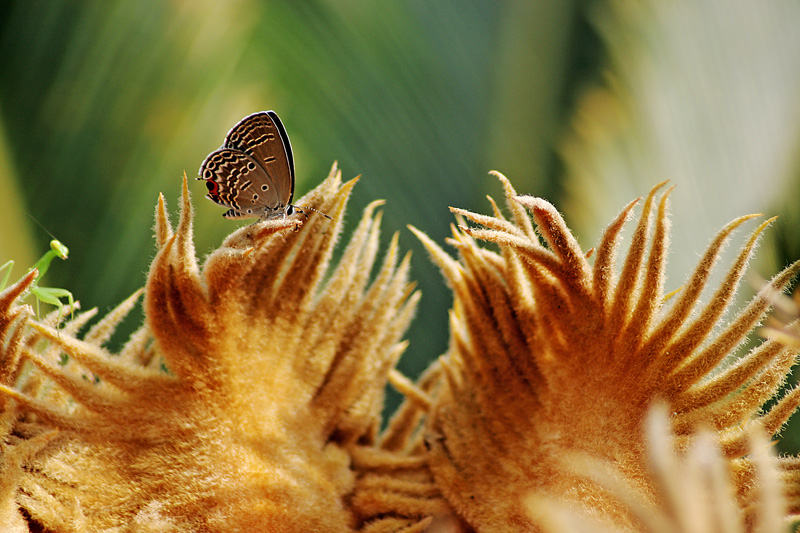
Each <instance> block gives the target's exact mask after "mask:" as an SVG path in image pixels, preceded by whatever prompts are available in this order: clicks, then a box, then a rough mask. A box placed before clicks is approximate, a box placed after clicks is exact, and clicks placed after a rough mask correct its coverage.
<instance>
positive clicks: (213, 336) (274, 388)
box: [0, 168, 422, 532]
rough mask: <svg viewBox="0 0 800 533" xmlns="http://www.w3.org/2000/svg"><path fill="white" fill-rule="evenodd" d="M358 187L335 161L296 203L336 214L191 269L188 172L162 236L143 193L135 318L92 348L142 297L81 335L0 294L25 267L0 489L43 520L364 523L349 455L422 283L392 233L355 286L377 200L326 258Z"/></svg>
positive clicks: (252, 232)
mask: <svg viewBox="0 0 800 533" xmlns="http://www.w3.org/2000/svg"><path fill="white" fill-rule="evenodd" d="M354 183H355V180H354V181H351V182H348V183H346V184H344V185H342V184H341V176H340V173H339V172H338V171H336V169H335V168H334V170H333V171H332V173H331V175H330V176H329V178H328V179H327V180H326V181H325V182H323V183H322V184H321V185H320V186H319V187H318V188H317V189H316V190H314V191H312V192H311V193H310V194H309V195H307V196H306V197H305V198H304V199H303V200H302V201H303V203H304V205H312V206H315V207H317V208H318V209H320V210H322V211H324V212H326V213H329V214H331V215H332V216H333V217H334V221H333V222H331V221H330V220H328V219H325V218H323V217H313V216H312V217H310V218H308V219H307V220H305V221H302V219H287V220H282V219H281V220H271V221H268V222H265V223H262V224H257V225H254V226H248V227H244V228H241V229H239V230H237V231H235V232H234V233H232V234H231V235H230V236H229V237H228V238H227V239H226V240H225V242H224V243H223V244H222V246H221V247H220V248H219V249H218V250H216V251H214V252H213V253H212V254H211V255H210V256H209V257H208V258H207V260H206V261H205V263H204V264H203V266H202V268H200V267H199V265H198V264H197V261H196V259H195V251H194V247H193V244H192V229H191V222H192V212H191V206H190V203H189V195H188V191H187V189H186V183H185V181H184V191H183V205H182V211H181V218H180V222H179V224H178V227H177V231H176V232H173V230H172V228H171V226H170V224H169V222H168V220H167V214H166V209H165V206H164V202H163V198H161V199H159V203H158V207H157V212H156V241H157V244H158V248H159V250H158V253H157V255H156V257H155V259H154V261H153V264H152V266H151V269H150V274H149V276H148V280H147V285H146V288H145V299H144V310H145V314H146V324H145V325H144V326H143V327H142V328H141V329H140V330H138V331H137V332H136V333H134V334H133V336H132V337H131V339H130V341H129V342H128V344H127V345H126V346H125V347H124V349H123V350H122V352H121V353H119V354H111V353H109V352H108V351H107V350H105V349H104V348H103V346H102V345H103V343H104V342H105V341H106V340H107V339H108V337H109V335H110V333H111V332H112V331H113V329H114V328H115V327H116V325H117V323H118V322H119V321H120V320H121V319H122V318H123V316H124V315H125V314H126V313H127V311H129V310H130V308H131V307H132V306H133V305H134V304H135V300H136V298H137V297H138V294H136V295H134V296H133V297H131V298H130V299H129V300H128V301H127V302H125V303H124V304H123V305H122V306H120V308H119V309H118V310H115V311H114V312H112V313H111V314H110V315H109V317H106V318H105V319H104V320H103V321H101V322H100V323H99V324H98V325H96V326H95V327H93V328H92V329H91V330H90V331H89V333H88V334H87V335H86V336H85V337H84V338H83V340H78V339H77V338H76V337H75V336H74V334H73V333H74V331H73V330H74V329H75V328H72V327H71V325H68V326H67V328H65V329H62V330H56V329H53V328H52V327H47V326H44V325H41V324H38V323H37V322H35V321H32V319H31V318H30V317H29V316H27V315H26V314H25V312H24V311H23V310H22V308H21V307H15V306H13V305H12V304H11V303H10V302H13V300H14V298H15V295H18V294H19V293H20V292H21V291H23V290H24V288H25V284H26V280H23V281H22V282H21V283H20V284H17V285H16V286H15V287H12V288H10V289H9V291H11V290H12V289H13V290H14V291H16V293H14V292H11V293H6V295H4V300H3V302H4V303H5V304H6V307H5V308H4V309H5V311H4V313H3V315H2V317H0V324H2V332H3V335H4V339H3V340H4V356H5V359H4V365H5V367H6V368H8V367H9V366H11V367H13V371H12V372H6V373H5V375H4V380H3V382H2V383H3V385H2V392H3V393H4V394H5V398H6V400H4V403H5V404H6V406H7V409H6V411H5V418H4V419H3V420H4V426H3V427H4V429H5V430H6V431H5V437H6V438H5V443H6V444H5V449H4V464H5V465H6V467H5V468H6V469H7V470H8V469H11V470H13V471H14V472H16V474H15V475H16V478H14V477H11V476H6V478H5V482H6V486H5V489H6V490H5V492H4V493H3V497H4V500H3V501H4V502H7V503H8V502H9V501H11V502H13V501H15V500H16V502H17V505H18V506H19V507H20V508H21V509H22V510H23V512H24V513H25V515H27V516H29V517H31V519H32V521H33V522H36V523H39V524H41V525H42V526H44V527H45V528H47V529H48V530H55V531H103V530H111V529H118V528H122V529H125V530H141V531H172V530H175V531H199V530H203V531H282V532H285V531H303V532H306V531H351V530H352V529H353V528H354V527H356V526H358V525H359V523H360V521H361V520H362V519H363V517H361V516H358V515H357V514H356V513H355V512H353V511H351V509H350V506H349V505H348V502H347V498H348V496H349V495H350V494H352V493H353V492H354V490H355V484H356V474H355V472H354V470H353V469H352V468H351V463H352V461H353V459H352V457H351V454H354V453H357V450H358V449H359V448H365V447H374V444H375V440H376V437H377V432H378V428H379V424H380V418H379V417H380V412H381V408H382V405H383V389H384V386H385V383H386V379H387V377H386V376H387V374H388V372H389V370H390V369H391V368H392V367H393V366H394V364H395V362H396V360H397V358H398V357H399V356H400V354H401V353H402V351H403V350H404V348H405V343H404V342H400V338H401V336H402V334H403V333H404V331H405V329H406V327H407V325H408V323H409V321H410V319H411V317H412V314H413V311H414V308H415V306H416V302H417V299H418V295H417V294H416V293H414V291H413V286H412V285H410V284H409V283H408V282H407V273H408V258H405V259H403V260H402V261H401V260H399V258H398V249H397V241H396V239H394V240H393V241H392V243H391V245H390V247H389V250H388V251H387V253H386V258H385V259H384V262H383V264H382V265H381V266H380V267H379V268H378V272H377V274H376V276H375V279H374V280H372V281H370V274H371V270H372V265H373V264H374V263H375V260H376V256H377V252H378V245H379V241H378V235H379V230H378V226H379V222H380V216H379V215H378V216H376V215H374V210H375V207H376V206H377V205H378V204H377V203H373V204H372V205H370V206H369V207H368V208H367V209H366V210H365V213H364V216H363V217H362V219H361V222H360V224H359V226H358V228H357V229H356V230H355V234H354V235H353V238H352V239H351V240H350V242H349V244H348V245H347V247H346V249H345V250H344V253H343V256H342V258H341V260H340V261H339V262H338V264H337V265H335V266H334V267H332V268H329V266H330V262H331V253H332V250H333V247H334V244H335V242H336V240H337V238H338V236H339V233H340V231H341V227H342V219H343V213H344V207H345V204H346V201H347V198H348V196H349V193H350V190H351V188H352V186H353V184H354ZM297 220H300V222H298V221H297ZM300 225H302V228H299V231H296V232H294V231H292V228H293V227H296V226H297V227H299V226H300ZM32 279H33V278H32V277H30V276H29V278H27V283H28V284H29V283H30V281H31V280H32ZM85 320H86V318H85V315H80V316H79V317H78V318H76V321H85ZM26 321H28V323H26ZM62 350H63V352H64V353H66V354H67V355H68V356H69V362H68V363H67V364H66V365H64V366H61V365H59V358H60V354H61V351H62ZM12 354H13V358H12V359H11V360H10V359H9V356H10V355H12ZM25 360H27V361H30V362H31V363H33V368H29V369H28V370H27V372H24V371H20V370H19V368H20V367H21V366H22V364H21V362H22V361H25ZM163 366H165V367H166V368H168V369H169V371H168V372H166V371H164V370H163V368H162V367H163ZM95 378H97V379H95ZM31 382H34V383H33V384H31ZM12 399H13V402H12ZM13 403H15V404H16V405H17V406H19V408H20V413H22V414H19V415H17V414H15V413H16V412H15V411H14V410H13V409H12V408H11V405H12V404H13ZM54 429H55V430H57V433H55V434H53V431H52V430H54ZM18 440H22V441H24V442H22V443H20V444H17V443H16V441H18ZM23 444H24V445H23ZM15 450H19V451H15ZM351 450H356V451H351ZM26 454H27V455H26ZM363 455H364V454H361V456H363ZM23 456H25V457H28V460H27V461H25V466H24V472H22V473H21V472H20V470H21V469H20V467H19V466H17V465H19V464H20V462H21V461H22V460H23V458H24V457H23ZM361 456H359V457H361ZM360 460H361V461H362V462H364V461H365V459H363V458H362V459H360ZM384 462H385V461H384ZM17 478H21V481H19V482H18V483H15V482H14V480H15V479H17ZM15 485H18V486H15ZM11 507H12V508H13V511H10V512H11V515H12V516H13V519H14V520H16V523H20V521H21V519H22V518H21V517H22V515H20V511H18V510H16V506H13V505H11ZM8 508H9V505H6V506H5V507H4V509H8ZM14 513H16V514H14ZM401 514H402V513H401V512H395V513H392V517H393V518H394V519H396V520H398V521H401V522H402V520H403V518H402V516H401ZM420 518H422V517H421V516H416V517H407V518H405V523H406V524H407V525H412V524H415V523H416V522H418V521H419V519H420ZM6 523H10V522H6Z"/></svg>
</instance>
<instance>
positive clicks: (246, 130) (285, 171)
mask: <svg viewBox="0 0 800 533" xmlns="http://www.w3.org/2000/svg"><path fill="white" fill-rule="evenodd" d="M223 148H231V149H234V150H240V151H242V152H244V153H245V154H246V155H248V156H250V157H252V158H253V159H254V160H255V161H256V163H258V164H259V165H260V166H261V167H262V168H263V169H264V172H265V174H266V175H267V176H268V177H269V179H270V180H271V182H272V184H274V186H275V188H276V189H277V196H278V199H279V201H280V204H281V205H282V206H288V205H290V204H291V203H292V197H293V196H294V157H293V155H292V145H291V143H290V142H289V136H288V135H287V134H286V130H285V128H284V127H283V123H282V122H281V119H280V118H278V115H277V114H276V113H275V112H274V111H260V112H258V113H253V114H252V115H249V116H247V117H245V118H243V119H242V120H240V121H239V123H238V124H236V125H235V126H234V127H233V128H231V131H229V132H228V135H227V136H226V137H225V144H223Z"/></svg>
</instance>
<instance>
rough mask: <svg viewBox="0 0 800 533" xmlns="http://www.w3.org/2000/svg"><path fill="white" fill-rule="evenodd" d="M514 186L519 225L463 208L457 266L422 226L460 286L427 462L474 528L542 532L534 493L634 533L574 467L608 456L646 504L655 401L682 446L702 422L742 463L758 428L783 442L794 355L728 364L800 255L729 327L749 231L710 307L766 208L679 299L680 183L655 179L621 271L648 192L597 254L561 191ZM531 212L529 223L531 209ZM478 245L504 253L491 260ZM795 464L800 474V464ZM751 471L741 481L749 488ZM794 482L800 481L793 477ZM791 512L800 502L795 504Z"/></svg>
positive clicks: (711, 253) (760, 355) (651, 492)
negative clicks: (672, 252)
mask: <svg viewBox="0 0 800 533" xmlns="http://www.w3.org/2000/svg"><path fill="white" fill-rule="evenodd" d="M497 176H498V178H499V179H500V180H501V182H502V183H503V186H504V188H505V194H506V199H507V203H508V209H509V210H510V212H511V215H512V216H511V219H507V218H505V217H504V216H503V215H502V214H501V212H500V210H499V208H498V207H497V206H496V205H494V216H485V215H479V214H476V213H472V212H468V211H464V210H461V209H452V210H453V212H455V213H456V214H458V215H459V216H461V217H463V218H464V219H466V220H468V221H470V222H472V223H473V224H477V226H469V227H468V226H460V227H459V228H458V230H454V235H453V238H452V239H450V240H449V242H450V244H452V245H453V246H455V247H456V248H457V249H458V251H459V254H460V259H459V260H458V261H457V260H454V259H452V258H451V257H450V256H449V255H447V254H446V253H445V252H444V251H442V250H441V249H440V248H439V247H438V246H437V245H436V244H435V243H433V242H432V241H430V239H428V238H427V237H425V236H424V235H423V234H421V233H419V232H417V234H418V235H419V237H420V238H421V239H422V241H423V243H424V244H425V245H426V247H427V248H428V250H429V252H430V254H431V256H432V258H433V260H434V261H435V262H436V263H437V264H438V265H439V267H440V268H441V270H442V272H443V273H444V275H445V278H446V279H447V281H448V283H449V285H450V286H451V287H452V289H453V292H454V298H455V300H454V303H453V309H452V311H451V316H450V331H451V340H450V347H449V349H448V352H447V353H446V354H445V355H444V356H443V357H442V358H441V360H440V363H441V366H442V369H443V372H442V373H443V378H442V379H443V381H444V382H443V384H442V387H441V389H440V390H439V391H438V392H437V393H436V394H435V395H434V399H433V402H432V406H431V408H430V415H429V418H428V420H427V422H426V431H427V435H426V444H427V446H428V448H429V452H428V463H429V467H430V469H431V471H432V473H433V477H434V479H435V482H436V485H437V487H438V488H439V489H440V490H441V491H442V493H443V495H444V497H445V499H446V500H447V502H448V503H449V505H450V506H452V508H453V509H454V510H455V513H456V514H457V515H458V516H459V517H460V518H461V519H462V520H463V522H464V523H465V524H467V525H468V527H471V528H474V529H475V530H477V531H493V532H503V531H520V530H529V529H531V528H533V527H534V523H533V520H532V518H531V516H530V514H529V512H528V511H529V510H528V509H527V507H526V506H525V504H524V501H525V498H526V496H527V495H530V494H544V495H550V496H553V497H556V498H559V499H561V500H562V501H566V502H573V503H575V504H576V505H578V506H579V507H580V508H581V509H583V510H584V511H586V512H589V513H592V514H596V515H599V516H603V517H605V518H608V519H610V520H612V522H613V523H615V524H617V525H619V526H621V527H623V528H627V527H632V526H633V525H634V523H635V521H634V517H632V516H631V514H630V513H629V511H628V510H627V509H626V508H625V507H624V506H623V505H621V504H620V502H619V500H618V499H616V498H614V497H613V496H610V495H609V494H608V493H607V492H606V491H605V490H604V489H603V488H602V487H600V486H599V485H597V484H596V483H593V482H591V481H587V479H585V478H584V477H581V476H579V475H576V474H575V472H574V470H575V469H573V468H570V467H569V465H568V464H567V466H565V460H566V461H567V463H568V462H569V459H568V458H569V457H572V456H573V455H574V454H576V453H580V454H582V455H586V456H590V457H593V458H595V460H597V461H603V462H611V463H613V464H614V465H615V467H616V468H617V469H618V470H619V472H621V473H622V475H624V476H625V477H626V479H627V481H628V483H629V484H630V486H631V487H633V488H634V489H635V490H637V491H638V492H639V493H640V495H641V497H642V498H644V499H645V500H646V501H650V502H652V501H654V497H655V494H656V487H655V482H654V480H653V478H652V477H651V475H650V474H649V471H648V467H647V462H646V460H645V455H644V451H645V446H644V438H643V433H642V428H643V425H644V420H645V418H646V413H647V412H648V409H649V408H650V406H651V405H652V404H653V402H654V401H655V400H657V399H658V400H660V401H664V402H666V403H667V404H668V405H670V409H671V423H672V424H673V425H674V431H675V433H676V439H677V441H678V442H679V443H680V442H683V441H685V439H686V438H688V437H687V436H688V435H689V434H691V433H692V432H693V431H694V430H695V429H696V428H697V427H698V424H707V425H708V426H709V427H711V428H712V429H713V430H714V431H715V432H716V434H717V435H718V436H719V443H720V444H719V445H720V447H721V449H722V450H723V453H724V455H725V457H727V458H729V459H730V460H734V459H737V458H741V457H742V456H744V455H745V454H746V453H747V450H748V442H749V440H748V439H749V437H748V435H749V431H750V427H751V426H752V425H754V424H758V425H761V426H763V427H764V428H765V429H766V431H767V432H768V433H769V434H775V433H776V432H777V431H778V430H779V429H780V428H781V425H782V424H783V423H784V422H785V421H786V419H787V418H788V417H789V416H790V415H791V413H792V412H793V411H794V410H795V408H796V407H797V406H798V404H800V389H797V388H795V389H792V390H790V391H789V392H788V393H787V394H786V395H785V396H784V397H783V398H782V399H781V400H780V401H778V402H777V403H776V404H775V405H774V406H773V407H772V408H771V409H770V410H769V411H767V412H765V413H760V409H761V407H762V405H763V404H764V403H765V402H766V401H767V400H768V399H769V398H770V397H772V396H773V395H774V394H775V393H776V392H777V390H778V389H779V387H780V386H781V384H782V383H783V382H784V381H785V378H786V375H787V373H788V372H789V369H790V367H791V366H792V364H793V363H794V361H795V358H796V356H797V349H793V348H790V347H787V346H785V345H783V344H780V343H778V342H775V341H765V342H763V343H762V344H760V345H759V346H757V347H756V348H754V349H753V350H752V351H750V352H749V353H747V354H746V355H744V356H743V357H742V358H741V359H740V360H739V361H738V362H737V363H736V364H734V365H733V366H730V367H729V368H725V369H722V368H720V367H719V364H720V362H721V361H722V360H723V359H724V358H725V357H727V356H728V355H729V354H731V353H732V352H733V351H734V350H735V348H736V347H737V346H738V345H739V344H740V343H741V342H742V341H743V340H744V339H745V337H746V336H747V335H748V334H749V332H750V331H751V330H752V329H753V328H754V327H755V326H756V325H757V324H758V323H759V321H760V320H761V319H762V318H763V316H764V314H765V313H766V311H767V310H768V307H769V302H768V299H767V298H765V294H766V293H765V291H766V290H770V291H776V290H777V291H780V290H782V289H783V288H784V287H785V286H786V285H787V284H788V283H789V282H790V280H791V279H792V277H793V276H794V275H795V274H796V273H797V272H798V270H800V262H798V263H795V264H793V265H791V266H789V267H788V268H786V269H785V270H784V271H782V272H780V273H779V274H778V275H777V276H775V278H773V280H772V281H771V282H770V283H769V284H768V289H765V290H762V291H761V292H760V293H759V294H758V295H756V297H755V298H754V299H753V300H752V301H751V302H750V303H749V304H747V305H746V306H745V307H744V309H742V310H741V311H739V312H738V313H737V314H736V315H735V316H734V317H733V318H732V319H730V320H729V321H728V322H727V323H725V324H724V326H722V317H723V314H724V312H725V311H726V309H727V308H728V306H729V305H730V304H731V302H732V301H733V297H734V294H735V291H736V288H737V286H738V284H739V281H740V279H741V277H742V275H743V274H744V272H745V269H746V266H747V262H748V259H749V258H750V256H751V254H752V252H753V250H754V248H755V246H756V242H757V239H758V236H759V235H760V234H761V232H762V231H763V230H764V229H765V228H766V227H767V225H768V224H769V222H770V220H767V221H765V222H762V223H760V224H759V225H758V226H757V227H756V228H755V230H753V231H752V233H751V236H750V237H749V238H748V239H747V240H746V242H745V243H744V245H743V246H742V248H741V250H740V252H739V253H738V255H737V257H736V259H735V260H734V262H733V264H732V265H731V266H730V267H729V268H728V271H727V274H726V275H725V276H724V279H723V280H722V282H721V283H720V285H719V286H718V287H717V288H716V289H715V290H714V292H713V294H711V295H710V296H709V298H708V303H706V304H702V303H701V299H700V297H701V293H703V291H704V290H707V289H708V284H709V277H710V274H711V270H712V267H713V266H714V264H715V263H716V262H717V260H718V258H719V255H720V252H721V250H722V248H723V246H724V245H725V244H726V243H727V242H728V241H729V240H730V238H731V234H732V233H733V232H734V230H736V229H737V228H739V227H740V226H742V225H744V224H745V223H746V222H748V221H749V220H750V219H752V218H754V217H753V216H745V217H741V218H739V219H736V220H734V221H733V222H731V223H730V224H728V225H726V226H725V227H724V228H723V229H722V230H721V231H720V232H719V233H718V234H717V235H716V237H714V239H713V240H712V242H711V244H710V245H709V247H708V249H707V251H706V252H705V254H704V255H703V257H702V258H701V260H700V263H699V264H698V266H697V269H696V270H695V272H694V273H693V274H692V275H691V276H690V278H689V279H688V280H687V282H686V283H685V285H684V286H683V288H682V289H681V290H680V292H679V293H678V294H677V296H675V297H674V298H672V299H669V301H667V300H668V299H666V298H665V294H664V278H665V273H664V271H665V263H666V258H667V248H668V238H669V219H668V215H667V199H668V191H667V192H666V193H662V192H661V191H662V190H663V188H664V184H663V183H662V184H659V185H657V186H656V187H654V188H653V190H652V191H651V193H650V194H649V195H648V196H647V198H646V200H645V201H644V205H643V207H642V213H641V215H640V217H639V221H638V223H637V225H636V228H635V230H634V232H633V236H632V240H631V244H630V246H629V248H628V251H627V254H626V255H625V256H624V257H623V261H622V263H621V265H619V264H618V252H619V240H620V231H621V229H622V227H623V225H624V224H625V223H626V221H628V219H630V218H631V216H632V212H633V209H634V206H635V205H636V204H637V203H638V201H634V202H631V203H630V204H629V205H628V206H626V207H625V208H624V209H623V210H622V212H620V214H619V215H618V216H617V217H616V219H615V220H614V221H613V222H612V223H611V224H610V225H609V226H608V228H607V229H606V231H605V233H604V234H603V236H602V239H601V242H600V244H599V245H598V247H597V250H596V253H595V254H594V260H593V262H592V261H591V260H590V259H589V258H587V254H586V253H585V252H584V251H583V250H582V249H581V248H580V246H579V245H578V243H577V241H576V240H575V238H574V237H573V236H572V234H571V233H570V231H569V230H568V228H567V227H566V225H565V223H564V220H563V219H562V217H561V215H560V214H559V213H558V212H557V211H556V209H555V208H554V207H553V206H552V205H551V204H550V203H548V202H547V201H545V200H543V199H540V198H533V197H529V196H517V194H516V192H515V191H514V189H513V188H512V186H511V184H510V183H509V182H508V180H507V179H506V178H505V177H503V176H502V175H500V174H497ZM526 210H527V211H528V212H530V214H531V215H532V216H529V215H528V213H526ZM476 239H477V240H483V241H488V242H491V243H494V244H496V245H497V246H499V251H498V252H495V251H492V250H489V249H487V248H484V247H481V246H479V245H478V243H477V241H476ZM783 467H784V468H786V469H787V476H789V477H791V476H790V474H788V471H789V470H790V469H791V468H792V467H791V461H790V460H788V459H787V460H784V462H783ZM750 481H752V480H751V479H750V478H748V477H747V476H746V475H744V474H742V475H741V476H739V477H738V478H737V479H736V487H737V490H740V491H743V492H746V487H747V484H748V483H749V482H750ZM794 484H795V486H796V482H795V483H794ZM792 504H793V505H792V506H791V511H792V512H795V513H796V512H797V511H798V510H800V508H799V507H798V506H797V502H792Z"/></svg>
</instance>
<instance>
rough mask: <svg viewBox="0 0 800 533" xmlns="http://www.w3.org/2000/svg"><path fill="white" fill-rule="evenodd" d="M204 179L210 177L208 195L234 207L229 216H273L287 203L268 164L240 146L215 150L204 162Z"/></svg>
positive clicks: (202, 166) (222, 203) (207, 181)
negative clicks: (240, 148)
mask: <svg viewBox="0 0 800 533" xmlns="http://www.w3.org/2000/svg"><path fill="white" fill-rule="evenodd" d="M200 179H204V180H205V181H206V187H207V188H208V194H206V198H208V199H210V200H212V201H214V202H216V203H218V204H220V205H224V206H226V207H230V208H231V209H230V210H229V211H228V212H226V213H225V214H224V215H222V216H224V217H225V218H249V217H264V218H271V217H272V216H276V215H277V214H279V213H282V212H283V211H284V209H285V207H286V204H283V203H281V199H280V197H279V195H278V194H279V192H278V190H277V188H276V187H275V184H274V182H273V181H272V180H271V179H270V177H269V176H268V175H267V173H266V172H265V170H264V168H263V167H261V166H260V165H259V164H258V163H257V162H256V160H255V159H253V158H252V157H250V156H249V155H247V154H246V153H244V152H242V151H239V150H235V149H231V148H220V149H219V150H216V151H214V152H211V153H210V154H209V155H208V157H206V160H205V161H203V164H202V165H201V166H200Z"/></svg>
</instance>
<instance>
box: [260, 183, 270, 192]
mask: <svg viewBox="0 0 800 533" xmlns="http://www.w3.org/2000/svg"><path fill="white" fill-rule="evenodd" d="M267 189H269V185H266V184H264V185H262V186H261V190H262V191H266V190H267Z"/></svg>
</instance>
